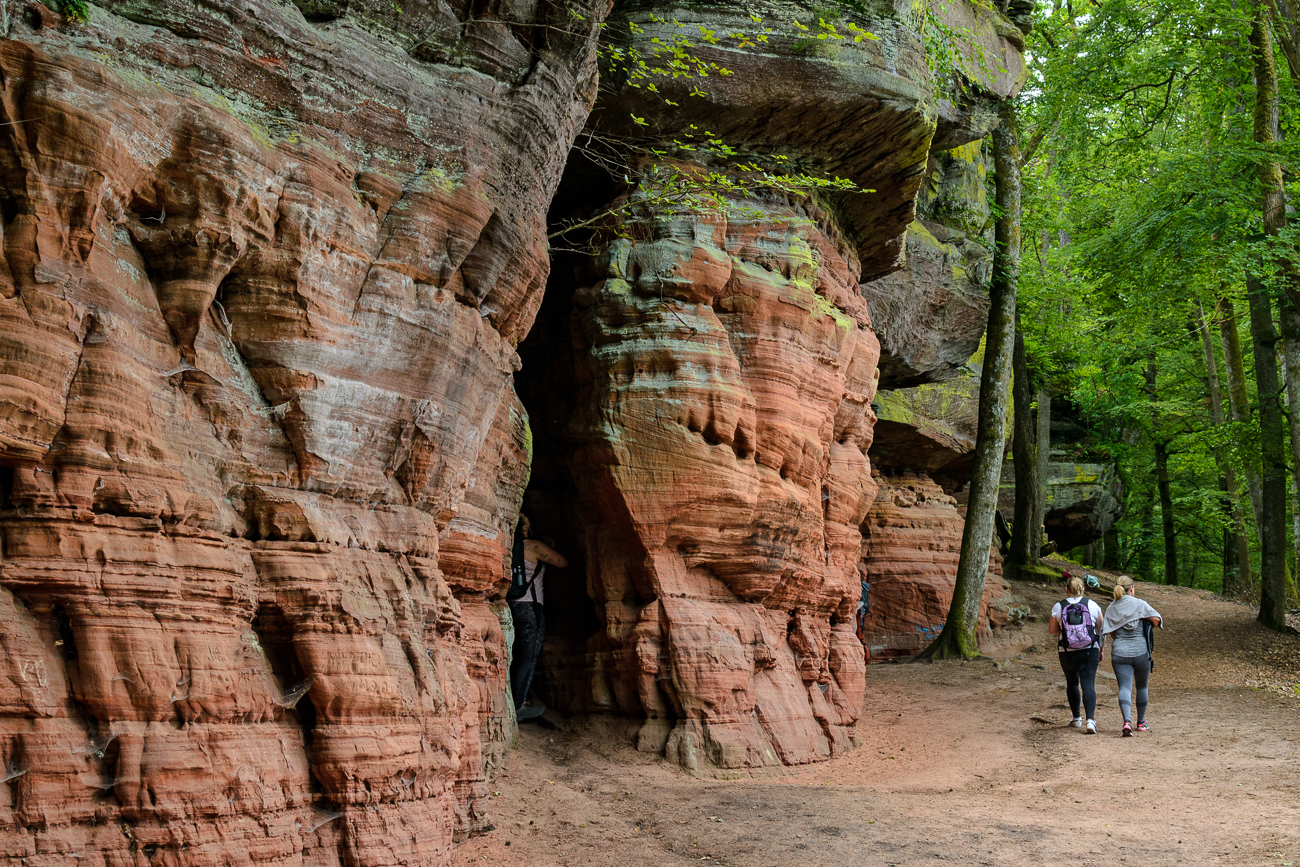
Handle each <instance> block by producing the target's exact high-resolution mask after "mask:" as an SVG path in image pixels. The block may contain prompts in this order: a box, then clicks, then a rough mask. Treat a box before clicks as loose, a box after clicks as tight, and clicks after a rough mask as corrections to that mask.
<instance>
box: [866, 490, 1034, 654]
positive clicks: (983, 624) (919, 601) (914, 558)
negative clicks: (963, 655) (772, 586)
mask: <svg viewBox="0 0 1300 867" xmlns="http://www.w3.org/2000/svg"><path fill="white" fill-rule="evenodd" d="M877 481H878V482H879V490H878V492H877V494H876V502H875V504H874V505H873V506H872V507H871V511H870V512H869V513H868V515H867V520H866V521H865V522H864V523H863V525H862V538H863V542H862V562H861V564H860V565H859V567H858V569H859V572H860V573H861V575H862V580H863V581H865V582H867V583H868V584H869V585H870V587H871V592H870V596H869V598H870V602H871V607H870V609H869V611H868V613H867V616H866V617H865V618H864V620H863V641H864V643H865V644H866V646H867V651H868V652H869V653H870V654H871V659H872V661H880V660H882V659H891V658H896V657H900V656H914V655H915V654H917V653H920V652H921V651H922V650H924V649H925V648H926V646H927V645H928V644H929V643H930V642H931V641H933V640H934V639H935V638H936V637H937V636H938V635H939V633H940V632H941V631H942V630H943V623H944V620H945V619H946V618H947V616H948V608H949V606H950V605H951V604H952V594H953V587H954V586H955V584H956V579H957V560H958V558H959V556H960V553H961V534H962V528H963V526H964V524H965V518H964V511H965V510H964V509H962V508H960V507H959V506H958V505H957V500H956V499H954V498H953V497H952V496H950V495H949V494H946V493H945V492H944V491H943V489H942V488H940V487H939V486H938V485H937V484H935V483H934V482H933V481H931V480H930V479H929V478H927V477H926V476H924V475H920V474H914V473H900V474H890V475H884V476H880V477H878V478H877ZM1001 576H1002V558H1001V556H1000V555H999V554H998V549H997V546H996V545H995V546H994V547H993V549H992V551H991V552H990V556H989V572H988V578H987V579H986V581H985V584H984V600H983V602H982V603H981V606H980V628H979V635H978V637H979V640H980V641H983V640H984V639H985V638H987V637H988V636H989V634H990V633H991V631H992V630H993V629H995V628H998V627H1001V626H1005V625H1006V624H1007V623H1009V622H1010V621H1012V620H1018V619H1020V618H1021V617H1023V616H1024V610H1023V607H1022V606H1021V605H1019V602H1018V600H1017V599H1016V598H1015V597H1014V596H1013V595H1012V594H1011V592H1010V591H1009V590H1008V589H1007V586H1006V585H1005V584H1003V583H1002V581H1001V580H1000V579H1001Z"/></svg>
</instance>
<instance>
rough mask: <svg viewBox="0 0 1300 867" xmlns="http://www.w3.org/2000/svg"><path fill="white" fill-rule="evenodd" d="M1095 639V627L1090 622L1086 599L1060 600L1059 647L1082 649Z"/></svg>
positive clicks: (1089, 645)
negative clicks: (1075, 600)
mask: <svg viewBox="0 0 1300 867" xmlns="http://www.w3.org/2000/svg"><path fill="white" fill-rule="evenodd" d="M1096 641H1097V627H1096V625H1095V624H1093V622H1092V612H1091V611H1090V610H1089V609H1088V600H1087V599H1080V600H1079V601H1078V602H1071V601H1069V600H1068V599H1062V600H1061V647H1064V648H1065V649H1066V650H1084V649H1086V648H1089V647H1092V645H1093V644H1094V643H1096Z"/></svg>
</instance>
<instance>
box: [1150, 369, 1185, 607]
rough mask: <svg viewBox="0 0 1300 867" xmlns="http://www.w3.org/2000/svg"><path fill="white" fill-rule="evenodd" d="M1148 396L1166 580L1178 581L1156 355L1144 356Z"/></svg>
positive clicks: (1175, 542)
mask: <svg viewBox="0 0 1300 867" xmlns="http://www.w3.org/2000/svg"><path fill="white" fill-rule="evenodd" d="M1146 380H1147V397H1148V398H1150V399H1151V438H1152V439H1153V440H1154V441H1155V451H1156V490H1157V491H1158V492H1159V494H1160V528H1161V531H1162V533H1163V535H1164V539H1165V583H1166V584H1174V585H1177V584H1178V536H1177V534H1176V533H1175V531H1174V500H1173V497H1172V496H1170V493H1169V451H1168V449H1167V447H1166V445H1165V440H1164V437H1163V436H1162V435H1161V433H1160V431H1159V430H1158V424H1159V419H1157V418H1156V409H1155V405H1156V356H1155V353H1154V352H1153V353H1151V354H1150V355H1148V356H1147V369H1146Z"/></svg>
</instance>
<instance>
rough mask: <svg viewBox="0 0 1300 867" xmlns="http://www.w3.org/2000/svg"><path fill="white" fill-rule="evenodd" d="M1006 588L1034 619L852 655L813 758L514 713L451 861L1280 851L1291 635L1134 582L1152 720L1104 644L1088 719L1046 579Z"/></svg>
mask: <svg viewBox="0 0 1300 867" xmlns="http://www.w3.org/2000/svg"><path fill="white" fill-rule="evenodd" d="M1013 589H1014V590H1015V591H1016V592H1017V593H1019V594H1020V595H1021V596H1022V597H1023V598H1025V599H1026V601H1028V602H1029V603H1030V604H1031V606H1032V609H1033V610H1034V611H1036V612H1039V617H1038V619H1036V620H1035V621H1033V622H1030V623H1027V624H1026V625H1025V627H1024V629H1023V630H1021V631H1018V632H1009V633H1005V634H1003V635H1002V636H1000V637H999V639H998V640H997V642H996V645H995V646H993V647H990V648H986V649H987V650H988V651H989V652H990V655H991V657H993V660H984V661H978V662H964V663H961V662H949V663H937V664H886V665H875V666H871V667H869V668H868V671H867V692H866V705H865V710H864V713H863V717H862V720H861V722H860V723H859V744H860V745H859V747H858V748H857V749H856V750H854V751H853V752H851V753H849V754H848V755H846V756H843V757H841V758H839V759H836V760H834V761H831V762H827V763H824V764H819V765H812V766H806V767H802V768H795V769H791V770H788V771H783V772H776V773H768V774H765V775H762V776H753V775H746V776H745V778H744V779H740V780H720V779H715V778H696V777H692V776H690V775H688V774H686V773H685V772H683V771H682V770H680V769H679V768H677V767H676V766H674V765H670V764H668V763H667V762H665V761H663V760H662V759H659V758H657V757H654V756H647V755H644V754H641V753H637V752H636V751H635V750H633V749H632V748H631V746H630V743H631V733H632V732H633V731H635V724H634V723H632V722H629V721H624V720H610V719H597V720H591V719H583V720H564V719H555V718H553V717H552V716H551V715H550V714H548V717H547V718H545V720H544V722H543V724H541V725H537V724H532V723H528V724H525V725H524V726H523V727H522V729H521V731H520V735H519V740H518V745H517V749H516V750H514V751H513V752H512V754H511V760H510V765H509V768H508V770H507V772H506V773H505V774H503V775H502V776H501V777H500V778H498V779H497V780H496V781H494V783H493V788H494V790H495V791H497V792H499V794H497V795H495V797H494V802H495V811H494V821H495V825H496V827H495V830H493V831H492V832H490V833H488V834H486V835H485V836H482V837H477V838H474V839H472V840H470V841H468V842H466V843H464V844H462V845H461V846H459V847H458V848H457V850H456V851H455V853H454V856H453V864H455V865H457V867H470V865H486V864H502V865H505V864H518V865H529V867H546V865H573V867H606V865H609V867H614V865H618V867H624V865H626V867H639V865H646V867H649V865H678V864H687V863H695V864H699V863H701V862H708V863H716V864H724V865H735V867H742V865H745V867H749V865H753V867H784V865H791V864H793V865H799V867H817V865H827V867H830V865H836V867H838V865H858V864H861V865H912V864H931V863H936V862H945V861H946V862H953V863H959V864H972V865H999V867H1020V865H1056V864H1061V865H1065V864H1070V865H1086V864H1108V865H1110V864H1132V865H1138V864H1140V865H1169V864H1240V865H1283V867H1285V865H1290V864H1300V684H1297V685H1295V686H1293V684H1295V682H1296V681H1300V665H1298V664H1297V660H1298V659H1300V637H1297V636H1295V635H1288V636H1277V635H1274V634H1272V633H1269V632H1267V631H1266V630H1263V629H1262V628H1260V627H1259V626H1258V625H1257V624H1255V623H1254V619H1253V615H1254V611H1253V610H1251V609H1249V608H1247V607H1246V606H1243V605H1238V604H1234V603H1230V602H1225V601H1223V600H1221V599H1218V598H1216V597H1214V596H1212V595H1211V594H1208V593H1205V592H1203V591H1194V590H1188V589H1180V588H1165V587H1160V586H1155V585H1145V584H1144V585H1139V591H1138V592H1139V595H1141V596H1143V597H1144V598H1146V599H1148V600H1149V601H1150V602H1151V603H1152V604H1153V605H1154V606H1155V607H1156V608H1157V609H1158V610H1159V611H1160V612H1161V613H1162V614H1163V615H1164V617H1165V621H1166V627H1167V628H1166V629H1164V630H1163V631H1162V632H1161V633H1159V635H1158V638H1157V647H1156V661H1157V666H1156V671H1155V674H1154V676H1153V680H1152V699H1151V707H1150V709H1149V711H1148V714H1147V718H1148V722H1149V723H1150V725H1151V726H1152V729H1153V730H1152V731H1151V732H1150V733H1148V734H1140V735H1137V736H1135V737H1133V738H1121V737H1120V734H1119V732H1120V725H1121V723H1122V719H1121V717H1120V714H1119V709H1118V704H1117V702H1116V684H1115V680H1114V675H1113V674H1112V673H1111V672H1110V666H1109V663H1108V662H1104V663H1103V665H1102V669H1101V671H1100V672H1099V674H1098V678H1097V686H1098V713H1097V719H1098V725H1099V728H1100V734H1099V735H1098V736H1095V737H1092V736H1087V735H1084V734H1082V733H1081V732H1080V731H1079V730H1077V729H1073V728H1070V727H1069V726H1068V723H1069V718H1070V713H1069V708H1068V706H1067V705H1066V703H1065V692H1064V678H1063V676H1062V675H1061V671H1060V668H1059V666H1058V664H1057V660H1056V651H1055V646H1054V644H1053V643H1052V642H1051V640H1050V639H1049V638H1048V637H1047V635H1046V622H1045V616H1043V615H1044V614H1045V612H1046V611H1047V610H1048V609H1049V608H1050V605H1051V603H1052V602H1053V601H1055V600H1056V598H1057V597H1058V595H1059V594H1058V591H1057V590H1055V589H1054V588H1052V589H1049V588H1047V587H1045V586H1042V585H1038V584H1028V583H1022V584H1018V585H1013ZM1102 601H1103V602H1104V601H1105V600H1102Z"/></svg>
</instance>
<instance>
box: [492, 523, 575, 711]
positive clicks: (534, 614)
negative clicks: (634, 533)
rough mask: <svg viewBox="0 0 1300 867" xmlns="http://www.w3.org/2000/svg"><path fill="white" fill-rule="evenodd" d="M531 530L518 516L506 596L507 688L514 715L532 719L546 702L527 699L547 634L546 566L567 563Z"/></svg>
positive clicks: (543, 709)
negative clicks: (509, 635)
mask: <svg viewBox="0 0 1300 867" xmlns="http://www.w3.org/2000/svg"><path fill="white" fill-rule="evenodd" d="M531 529H532V528H531V525H530V523H529V521H528V517H527V516H525V515H520V516H519V526H518V527H517V528H516V530H515V544H514V550H513V551H512V553H511V572H512V575H511V588H510V592H509V593H508V594H507V595H506V599H507V600H508V601H509V602H510V615H511V617H512V618H513V619H514V623H515V642H514V645H513V654H512V658H511V661H510V689H511V692H512V693H513V694H514V698H515V714H516V716H517V718H518V719H521V720H526V719H533V718H534V717H539V716H541V715H542V714H543V713H545V712H546V705H544V704H542V703H541V702H529V701H528V691H529V690H530V689H531V688H532V684H533V676H534V675H535V674H536V672H537V661H538V659H539V658H540V657H541V654H542V641H543V639H545V637H546V615H545V609H544V608H543V600H544V599H545V596H544V585H543V579H544V577H545V572H546V566H547V565H550V566H554V567H555V568H557V569H563V568H564V567H565V566H568V565H569V561H568V560H567V559H565V557H564V555H562V554H560V553H559V552H558V551H556V550H555V549H554V548H552V547H551V546H550V545H548V544H546V543H545V542H542V541H539V540H537V539H530V538H528V537H529V535H530V531H531Z"/></svg>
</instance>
